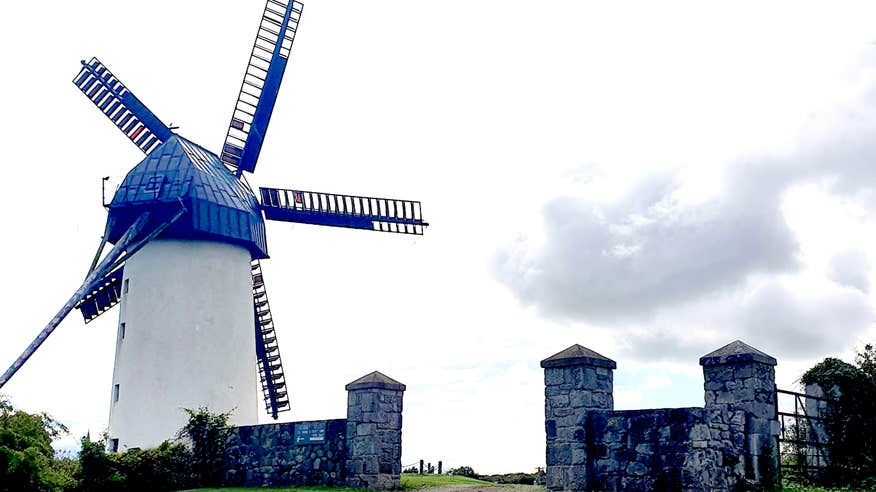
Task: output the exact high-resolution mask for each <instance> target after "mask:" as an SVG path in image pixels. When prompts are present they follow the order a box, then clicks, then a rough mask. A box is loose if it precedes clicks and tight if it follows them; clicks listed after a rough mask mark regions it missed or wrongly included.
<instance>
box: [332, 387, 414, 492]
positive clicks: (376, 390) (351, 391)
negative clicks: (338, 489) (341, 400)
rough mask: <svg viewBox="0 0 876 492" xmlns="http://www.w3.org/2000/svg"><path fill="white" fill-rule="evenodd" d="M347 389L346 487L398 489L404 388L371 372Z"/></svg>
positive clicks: (399, 485)
mask: <svg viewBox="0 0 876 492" xmlns="http://www.w3.org/2000/svg"><path fill="white" fill-rule="evenodd" d="M346 389H347V392H348V393H347V461H346V466H345V468H346V472H347V485H348V486H349V487H356V488H368V489H373V490H391V489H398V488H400V487H401V482H400V479H401V424H402V397H403V396H404V391H405V385H403V384H401V383H399V382H398V381H396V380H394V379H392V378H390V377H388V376H386V375H384V374H381V373H379V372H377V371H374V372H372V373H371V374H368V375H366V376H363V377H361V378H359V379H357V380H355V381H353V382H352V383H350V384H348V385H347V386H346Z"/></svg>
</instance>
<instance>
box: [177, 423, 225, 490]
mask: <svg viewBox="0 0 876 492" xmlns="http://www.w3.org/2000/svg"><path fill="white" fill-rule="evenodd" d="M185 412H186V413H187V414H188V416H189V420H188V422H187V423H186V425H185V426H184V427H183V428H182V429H180V431H179V433H178V434H177V437H179V438H183V439H188V440H189V441H191V445H192V470H193V471H194V473H195V475H196V476H197V477H198V478H199V480H200V486H202V487H207V486H218V485H220V484H221V482H222V475H223V472H224V461H225V446H226V444H227V442H228V436H229V435H230V433H231V429H232V428H231V426H230V425H228V417H230V416H231V413H230V412H229V413H211V412H210V411H209V410H208V409H206V408H204V407H201V408H199V409H198V410H191V409H188V408H186V409H185Z"/></svg>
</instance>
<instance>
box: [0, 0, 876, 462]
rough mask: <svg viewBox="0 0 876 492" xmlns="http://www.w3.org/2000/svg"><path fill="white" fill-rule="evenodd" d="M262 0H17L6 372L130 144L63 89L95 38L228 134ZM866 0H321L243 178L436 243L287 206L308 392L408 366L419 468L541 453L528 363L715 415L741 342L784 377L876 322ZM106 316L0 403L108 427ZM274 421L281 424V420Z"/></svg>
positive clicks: (189, 133)
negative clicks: (388, 205) (346, 198)
mask: <svg viewBox="0 0 876 492" xmlns="http://www.w3.org/2000/svg"><path fill="white" fill-rule="evenodd" d="M263 7H264V4H263V2H260V1H259V2H257V1H252V2H230V1H217V0H213V1H209V2H208V1H207V0H185V1H174V2H171V1H167V0H153V1H151V2H148V3H146V4H143V3H137V4H133V3H132V4H130V5H129V4H128V3H120V2H110V1H107V0H100V1H96V0H95V1H84V2H50V3H48V4H46V3H33V2H5V3H3V5H2V6H0V50H2V55H3V60H4V63H5V68H4V70H3V73H4V75H3V77H0V94H2V95H3V96H2V97H3V101H4V118H3V119H2V120H0V129H2V135H3V136H4V141H5V144H4V146H3V150H4V152H3V154H4V159H5V162H6V165H5V166H4V168H5V176H6V178H5V179H6V183H7V185H6V186H5V187H4V193H3V194H0V200H2V202H0V210H2V214H3V215H2V219H3V223H4V226H5V230H6V231H7V233H6V234H4V237H5V239H6V240H5V241H3V243H2V245H0V248H2V254H3V257H5V258H7V260H6V261H5V262H4V268H5V271H6V272H5V275H4V278H5V279H6V282H4V283H3V285H2V287H0V288H2V296H0V299H2V301H0V303H2V304H0V306H2V310H3V312H4V313H5V315H6V322H5V323H4V326H3V328H0V364H2V365H4V368H5V367H6V364H11V363H12V361H13V360H14V359H15V358H16V357H17V356H18V354H19V353H20V352H21V351H22V350H23V349H24V348H25V347H26V346H27V344H28V343H30V341H31V340H32V339H33V338H34V337H35V336H36V335H37V333H38V332H39V330H40V329H42V327H43V326H44V325H45V323H46V322H47V321H48V320H49V319H50V318H51V317H52V315H53V314H54V313H55V312H56V311H57V309H58V308H60V306H61V305H62V304H63V303H64V302H65V301H66V300H67V299H68V298H69V296H70V295H71V294H72V293H73V291H74V290H75V289H76V288H77V287H78V286H79V283H80V282H81V280H82V278H83V277H84V275H85V272H86V270H87V268H88V265H89V263H90V260H91V258H92V256H93V254H94V251H95V249H96V248H97V245H98V243H99V239H100V235H101V233H102V232H103V226H104V222H105V219H106V213H105V211H104V209H103V207H102V206H101V177H103V176H110V183H111V185H114V184H118V183H119V182H120V181H121V180H122V179H123V177H124V175H125V173H126V172H127V171H128V170H130V169H131V168H132V167H133V166H134V165H135V164H137V163H138V162H139V161H140V160H141V159H142V157H143V156H142V153H140V151H139V150H138V149H136V148H135V147H134V146H133V145H132V144H131V143H130V142H129V141H128V140H127V139H126V138H124V136H123V135H122V134H121V133H120V132H119V131H118V130H117V129H115V128H114V126H113V125H112V124H111V123H109V122H108V121H107V120H106V118H105V117H104V116H103V115H101V114H100V112H99V111H98V110H97V109H95V108H94V107H93V105H92V104H91V103H90V102H89V101H88V100H87V99H86V98H85V97H84V96H83V95H82V94H81V93H80V92H79V91H78V90H77V89H76V88H75V87H74V86H73V84H72V83H71V80H72V78H73V76H74V75H76V73H77V72H78V67H79V60H81V59H89V58H90V57H92V56H97V57H99V58H100V59H101V61H103V62H104V63H105V64H106V65H107V66H108V67H109V68H110V70H112V71H113V72H114V73H115V75H117V76H118V77H119V78H120V79H121V80H122V82H124V83H125V84H126V85H127V86H128V88H129V89H130V90H132V91H133V92H134V93H135V94H136V95H137V97H139V98H140V99H141V100H142V101H143V102H144V103H145V104H146V105H147V106H148V107H149V108H150V109H151V110H152V111H153V112H154V113H155V114H156V115H157V116H158V117H159V118H161V119H162V120H163V121H164V122H165V123H172V124H173V125H174V126H179V129H178V130H177V132H178V133H180V134H181V135H183V136H185V137H186V138H189V139H191V140H193V141H195V142H197V143H199V144H201V145H203V146H205V147H207V148H209V149H211V150H214V151H216V150H218V149H219V147H220V145H221V143H222V140H223V139H224V135H225V131H226V129H227V125H228V121H229V120H230V115H231V111H232V108H233V106H234V102H235V98H236V96H237V93H238V90H239V87H240V81H241V78H242V76H243V71H244V68H245V63H246V60H247V58H248V55H249V51H250V49H251V45H252V40H253V37H254V35H255V30H256V28H257V24H258V20H259V17H260V15H261V12H262V9H263ZM874 16H876V6H874V5H872V4H871V3H869V4H868V3H867V2H860V3H854V2H823V3H815V2H770V3H769V4H764V3H763V2H733V3H732V4H731V3H725V4H718V3H706V2H641V3H636V2H611V3H607V2H599V3H597V2H579V1H560V0H556V1H553V0H550V1H545V2H522V1H515V0H506V1H501V2H500V1H487V0H470V1H467V2H420V1H410V0H407V1H402V0H386V1H382V2H356V1H341V0H308V1H307V2H305V9H304V14H303V17H302V20H301V24H300V26H299V32H298V36H297V38H296V41H295V46H294V47H293V50H292V56H291V58H290V62H289V65H288V68H287V70H286V75H285V79H284V82H283V86H282V89H281V91H280V96H279V99H278V101H277V105H276V107H275V110H274V115H273V119H272V120H271V124H270V127H269V130H268V133H267V138H266V142H265V146H264V147H263V149H262V152H261V157H260V160H259V165H258V168H257V169H256V172H255V174H254V175H253V176H251V177H250V178H249V182H250V183H251V184H252V185H253V186H272V187H281V188H297V189H307V190H318V191H325V192H334V193H345V194H358V195H370V196H387V197H394V198H403V199H416V200H421V201H422V203H423V213H424V216H425V218H426V219H427V220H428V221H429V222H430V224H431V226H430V227H429V228H428V230H427V231H426V234H425V235H424V236H423V237H407V236H404V237H402V236H399V235H395V234H378V233H371V232H364V231H353V230H342V229H332V228H320V227H317V226H308V225H295V224H289V223H281V222H270V223H268V225H267V230H268V245H269V251H270V254H271V259H269V260H266V261H264V262H263V263H262V265H263V269H264V274H265V279H266V282H267V287H268V291H269V295H270V299H271V305H272V311H273V314H274V321H275V325H276V328H277V334H278V340H279V343H280V346H281V349H282V354H283V363H284V369H285V372H286V375H287V381H288V382H289V386H290V396H291V400H292V407H293V408H292V411H291V412H287V413H284V414H282V420H284V421H299V420H312V419H328V418H343V417H344V415H345V409H346V393H345V391H344V389H343V388H344V385H345V384H346V383H349V382H350V381H353V380H354V379H356V378H358V377H360V376H362V375H364V374H366V373H369V372H371V371H373V370H379V371H381V372H383V373H385V374H387V375H389V376H391V377H393V378H395V379H397V380H399V381H401V382H403V383H405V384H406V385H407V391H406V393H405V397H404V416H403V419H404V424H403V425H404V426H403V456H402V463H403V465H408V464H411V463H415V462H417V461H418V460H420V459H424V460H426V461H427V462H433V463H435V462H437V461H439V460H442V461H443V462H444V466H445V469H446V468H449V467H456V466H461V465H469V466H472V467H473V468H474V469H475V470H476V471H478V472H480V473H499V472H514V471H534V470H535V468H536V467H538V466H543V465H544V426H543V418H544V413H543V412H544V410H543V408H544V407H543V405H544V396H543V395H544V393H543V373H542V369H541V368H540V367H539V362H540V361H541V360H542V359H544V358H547V357H548V356H550V355H552V354H554V353H556V352H559V351H560V350H562V349H564V348H566V347H568V346H570V345H572V344H575V343H579V344H581V345H584V346H586V347H588V348H590V349H593V350H595V351H597V352H599V353H601V354H603V355H605V356H608V357H610V358H612V359H614V360H616V361H617V364H618V369H617V370H616V371H615V405H616V408H618V409H636V408H654V407H677V406H701V405H702V404H703V396H702V372H701V369H700V367H699V365H698V362H697V361H698V358H699V357H700V356H702V355H704V354H706V353H708V352H710V351H712V350H714V349H717V348H719V347H721V346H723V345H725V344H727V343H729V342H731V341H733V340H736V339H741V340H743V341H745V342H746V343H749V344H750V345H752V346H754V347H756V348H758V349H760V350H762V351H764V352H766V353H768V354H770V355H772V356H774V357H776V358H777V359H778V361H779V365H778V366H777V368H776V374H777V382H778V385H779V387H782V388H786V389H794V388H796V387H797V386H796V385H797V383H796V381H797V379H798V378H799V376H800V375H801V374H802V372H803V371H805V370H806V369H807V368H808V367H811V366H812V365H813V364H815V363H817V362H818V361H820V360H822V359H823V358H824V357H828V356H831V357H841V358H844V359H845V360H847V361H852V360H853V357H854V353H855V350H857V349H860V347H861V346H862V345H863V344H864V343H867V342H873V341H874V340H876V329H874V324H873V322H874V307H876V298H874V293H873V289H872V280H873V275H874V258H873V257H872V256H873V255H872V254H871V253H870V252H871V251H874V250H876V248H874V247H876V228H874V225H876V220H874V215H873V212H874V211H876V138H874V135H876V26H874V25H873V23H872V19H873V18H874ZM116 322H117V311H112V312H110V313H108V314H106V315H103V316H101V317H100V318H99V319H98V320H96V321H94V322H92V323H90V324H88V325H87V326H86V325H84V324H83V322H82V321H81V318H80V317H79V314H78V313H73V314H71V315H70V316H69V317H68V319H67V320H66V321H65V322H64V323H63V324H62V325H61V326H60V327H59V328H58V329H57V330H56V331H55V333H54V334H53V335H52V337H51V338H50V339H49V340H48V341H47V342H46V343H45V344H44V345H43V346H42V348H41V349H40V350H39V351H38V352H37V354H36V355H35V356H34V357H32V358H31V359H30V361H29V362H28V363H27V364H26V365H25V367H24V368H23V369H21V370H20V371H19V372H18V374H16V376H15V377H14V378H13V379H12V380H11V381H10V382H9V383H8V384H7V385H6V386H5V387H4V388H3V389H2V390H0V391H2V392H3V393H4V394H5V395H6V396H7V397H9V398H10V399H11V400H12V402H13V404H15V405H16V406H17V407H19V408H22V409H25V410H28V411H46V412H48V413H50V414H51V415H53V416H54V417H56V418H57V419H59V420H61V421H62V422H64V423H66V424H67V425H68V426H69V428H70V430H71V435H70V436H68V437H66V438H64V439H63V440H61V441H60V442H59V443H57V445H56V446H57V447H59V448H61V449H75V448H76V446H77V443H78V439H79V437H81V436H82V435H84V434H85V433H86V432H89V431H90V432H91V433H92V435H95V433H99V432H101V431H102V430H103V429H104V428H105V427H106V423H107V417H108V413H109V403H110V402H109V400H110V391H111V390H110V388H111V375H112V363H113V362H112V360H113V350H114V343H115V333H116V329H115V325H116ZM264 419H265V420H264V421H265V422H266V421H267V418H266V417H264Z"/></svg>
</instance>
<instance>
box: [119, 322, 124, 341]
mask: <svg viewBox="0 0 876 492" xmlns="http://www.w3.org/2000/svg"><path fill="white" fill-rule="evenodd" d="M124 339H125V324H124V323H119V340H124Z"/></svg>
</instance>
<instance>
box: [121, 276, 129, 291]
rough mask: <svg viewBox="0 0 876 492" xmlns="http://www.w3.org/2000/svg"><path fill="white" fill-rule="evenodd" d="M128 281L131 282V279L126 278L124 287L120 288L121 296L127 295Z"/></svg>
mask: <svg viewBox="0 0 876 492" xmlns="http://www.w3.org/2000/svg"><path fill="white" fill-rule="evenodd" d="M129 280H131V279H129V278H126V279H125V283H124V285H123V286H122V294H127V293H128V281H129Z"/></svg>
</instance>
